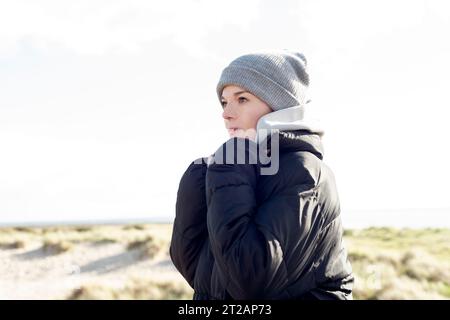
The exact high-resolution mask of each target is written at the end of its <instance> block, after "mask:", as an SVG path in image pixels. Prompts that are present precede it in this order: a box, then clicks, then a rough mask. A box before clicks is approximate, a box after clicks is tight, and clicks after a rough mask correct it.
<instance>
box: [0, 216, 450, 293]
mask: <svg viewBox="0 0 450 320" xmlns="http://www.w3.org/2000/svg"><path fill="white" fill-rule="evenodd" d="M171 232H172V225H171V224H142V225H114V226H61V227H47V228H1V229H0V299H191V298H192V294H193V290H192V289H191V288H190V287H189V285H188V284H187V282H186V281H185V280H184V279H183V278H182V276H181V275H180V274H179V273H178V271H177V270H176V269H175V267H174V266H173V264H172V261H171V260H170V257H169V253H168V249H169V243H170V238H171ZM344 238H345V239H344V241H345V242H346V244H347V248H348V251H349V258H350V260H351V262H352V266H353V269H354V272H355V276H356V282H355V288H354V297H355V299H449V298H450V249H449V248H450V230H449V229H418V230H413V229H393V228H368V229H362V230H346V232H345V234H344Z"/></svg>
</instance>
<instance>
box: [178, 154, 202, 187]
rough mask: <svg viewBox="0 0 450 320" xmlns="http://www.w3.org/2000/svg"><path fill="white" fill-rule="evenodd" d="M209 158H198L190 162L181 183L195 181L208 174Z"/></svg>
mask: <svg viewBox="0 0 450 320" xmlns="http://www.w3.org/2000/svg"><path fill="white" fill-rule="evenodd" d="M206 161H207V158H205V157H201V158H197V159H195V160H193V161H191V162H190V163H189V165H188V166H187V168H186V169H185V171H184V173H183V176H182V177H181V183H183V182H184V183H186V182H187V183H189V182H195V181H197V180H199V179H204V177H205V175H206V169H207V164H206Z"/></svg>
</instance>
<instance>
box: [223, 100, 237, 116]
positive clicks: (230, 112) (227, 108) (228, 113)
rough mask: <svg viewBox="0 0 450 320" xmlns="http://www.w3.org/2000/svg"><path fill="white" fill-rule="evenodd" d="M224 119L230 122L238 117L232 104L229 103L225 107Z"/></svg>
mask: <svg viewBox="0 0 450 320" xmlns="http://www.w3.org/2000/svg"><path fill="white" fill-rule="evenodd" d="M222 117H223V118H224V119H225V120H229V119H232V118H235V117H236V113H235V111H234V108H233V107H232V106H231V104H229V103H228V104H227V105H226V106H225V108H223V112H222Z"/></svg>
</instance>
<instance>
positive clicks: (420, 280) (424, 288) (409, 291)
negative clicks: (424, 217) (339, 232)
mask: <svg viewBox="0 0 450 320" xmlns="http://www.w3.org/2000/svg"><path fill="white" fill-rule="evenodd" d="M344 241H345V242H346V243H347V248H348V251H349V259H350V261H351V263H352V267H353V270H354V273H355V278H356V280H355V287H354V298H355V299H449V298H450V251H449V245H450V230H447V229H420V230H413V229H394V228H368V229H365V230H347V231H346V232H345V236H344Z"/></svg>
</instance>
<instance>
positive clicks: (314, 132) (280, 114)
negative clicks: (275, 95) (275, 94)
mask: <svg viewBox="0 0 450 320" xmlns="http://www.w3.org/2000/svg"><path fill="white" fill-rule="evenodd" d="M304 114H305V108H304V106H300V105H298V106H293V107H290V108H286V109H282V110H278V111H273V112H270V113H268V114H266V115H264V116H262V117H261V118H260V119H259V120H258V123H257V136H256V142H257V143H258V144H263V143H265V144H266V146H267V148H268V149H270V147H271V143H270V139H271V137H272V136H273V134H278V137H279V147H280V152H292V151H294V152H295V151H309V152H311V153H313V154H315V155H316V156H317V157H318V158H319V159H321V160H322V159H323V144H322V139H321V138H322V136H323V135H324V133H325V131H324V129H323V128H322V125H321V124H320V122H319V121H317V120H315V119H305V117H304Z"/></svg>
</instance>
